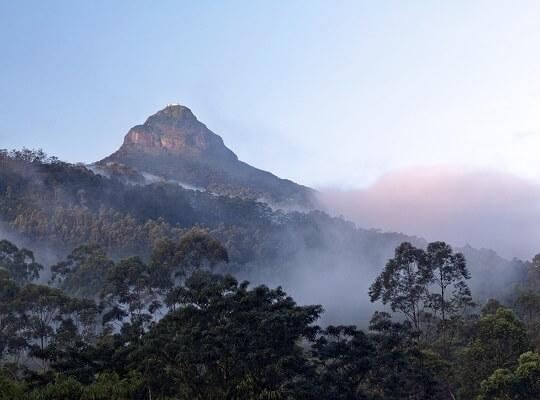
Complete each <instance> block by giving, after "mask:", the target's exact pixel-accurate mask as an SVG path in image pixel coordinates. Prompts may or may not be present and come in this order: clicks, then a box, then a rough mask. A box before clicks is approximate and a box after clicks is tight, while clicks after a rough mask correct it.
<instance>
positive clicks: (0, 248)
mask: <svg viewBox="0 0 540 400" xmlns="http://www.w3.org/2000/svg"><path fill="white" fill-rule="evenodd" d="M0 267H1V268H5V269H7V270H8V271H9V272H10V276H11V278H12V279H14V280H15V281H16V282H17V283H18V284H19V285H22V284H25V283H26V282H30V281H33V280H35V279H38V278H39V271H40V270H42V269H43V266H42V265H41V264H38V263H37V262H36V260H35V259H34V253H33V252H31V251H30V250H28V249H25V248H21V249H19V248H18V247H17V246H15V245H14V244H13V243H11V242H9V241H7V240H0Z"/></svg>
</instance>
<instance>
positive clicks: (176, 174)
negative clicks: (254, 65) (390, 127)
mask: <svg viewBox="0 0 540 400" xmlns="http://www.w3.org/2000/svg"><path fill="white" fill-rule="evenodd" d="M101 161H102V162H116V163H121V164H125V165H128V166H130V167H132V168H135V169H137V170H139V171H144V172H149V173H152V174H154V175H158V176H162V177H165V178H167V179H171V180H176V181H179V182H182V183H186V184H189V185H192V186H196V187H201V188H204V189H207V190H210V191H212V192H215V193H217V194H226V195H232V196H241V197H248V198H253V199H263V200H265V201H269V202H272V203H277V204H280V205H300V206H303V207H308V208H311V207H313V205H314V204H313V201H314V200H313V194H314V191H313V190H312V189H310V188H307V187H305V186H301V185H298V184H296V183H294V182H291V181H289V180H286V179H280V178H278V177H277V176H275V175H273V174H271V173H269V172H266V171H262V170H259V169H257V168H254V167H252V166H250V165H248V164H246V163H244V162H242V161H239V160H238V157H237V156H236V155H235V154H234V153H233V152H232V151H231V150H230V149H228V148H227V147H226V146H225V144H224V143H223V139H222V138H221V137H220V136H218V135H216V134H215V133H213V132H212V131H210V130H209V129H208V128H207V127H206V125H204V124H203V123H201V122H200V121H198V120H197V118H196V117H195V116H194V115H193V113H192V112H191V110H190V109H189V108H187V107H184V106H181V105H176V104H175V105H168V106H167V107H165V108H164V109H163V110H161V111H158V112H157V113H156V114H154V115H152V116H151V117H149V118H148V119H147V120H146V122H145V123H144V124H142V125H137V126H135V127H133V128H131V130H130V131H129V132H128V133H127V135H126V136H125V138H124V143H123V144H122V146H121V147H120V148H119V149H118V150H117V151H116V152H114V153H113V154H111V155H110V156H108V157H106V158H105V159H103V160H101Z"/></svg>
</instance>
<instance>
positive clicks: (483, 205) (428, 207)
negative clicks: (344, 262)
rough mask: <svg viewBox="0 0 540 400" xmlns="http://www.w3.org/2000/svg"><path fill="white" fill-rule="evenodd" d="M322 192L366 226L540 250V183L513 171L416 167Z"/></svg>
mask: <svg viewBox="0 0 540 400" xmlns="http://www.w3.org/2000/svg"><path fill="white" fill-rule="evenodd" d="M319 191H320V194H319V197H320V198H319V200H320V201H321V203H322V204H324V206H325V207H326V208H327V211H328V212H329V213H331V214H334V215H343V216H344V217H345V218H347V219H350V220H352V221H354V222H355V223H356V224H357V225H358V226H360V227H363V228H380V229H382V230H385V231H395V232H403V233H406V234H410V235H417V236H420V237H423V238H425V239H427V240H428V241H433V240H444V241H446V242H448V243H451V244H453V245H455V246H464V245H466V244H470V245H471V246H473V247H476V248H482V247H484V248H491V249H494V250H496V251H497V252H498V253H499V254H500V255H502V256H504V257H506V258H509V259H511V258H513V257H518V258H521V259H524V260H529V259H531V258H532V257H533V256H534V254H536V253H538V252H540V184H538V183H536V182H532V181H527V180H524V179H520V178H518V177H516V176H513V175H510V174H506V173H502V172H498V171H493V170H474V169H466V168H460V167H453V166H437V167H418V168H411V169H406V170H399V171H395V172H392V173H389V174H387V175H385V176H383V177H382V178H380V179H379V180H378V181H377V182H376V183H375V184H373V185H372V186H370V187H367V188H363V189H356V190H339V189H319Z"/></svg>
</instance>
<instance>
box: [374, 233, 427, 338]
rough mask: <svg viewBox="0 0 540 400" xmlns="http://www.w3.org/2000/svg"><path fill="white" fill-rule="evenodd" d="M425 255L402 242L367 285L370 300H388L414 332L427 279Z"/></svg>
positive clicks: (425, 293)
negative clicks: (382, 268)
mask: <svg viewBox="0 0 540 400" xmlns="http://www.w3.org/2000/svg"><path fill="white" fill-rule="evenodd" d="M425 257H426V256H425V252H424V251H423V250H421V249H417V248H416V247H414V246H413V245H412V244H410V243H408V242H404V243H402V244H401V245H399V246H398V247H397V248H396V251H395V255H394V258H392V259H391V260H388V263H387V264H386V267H385V269H384V270H383V272H382V273H381V274H380V275H379V276H378V277H377V279H376V280H375V282H374V283H373V284H372V285H371V287H370V288H369V296H370V298H371V301H372V302H374V301H376V300H379V299H380V300H381V301H382V302H383V304H387V303H389V304H390V308H391V309H392V311H394V312H395V311H398V310H399V311H400V312H402V313H403V314H404V316H405V317H406V318H407V319H408V320H409V321H411V323H412V324H413V326H414V328H415V329H416V330H417V331H420V315H421V313H422V311H423V308H424V306H425V304H424V302H425V299H426V296H427V285H428V284H429V283H430V280H431V274H430V272H431V271H430V270H429V268H428V266H427V263H426V259H425Z"/></svg>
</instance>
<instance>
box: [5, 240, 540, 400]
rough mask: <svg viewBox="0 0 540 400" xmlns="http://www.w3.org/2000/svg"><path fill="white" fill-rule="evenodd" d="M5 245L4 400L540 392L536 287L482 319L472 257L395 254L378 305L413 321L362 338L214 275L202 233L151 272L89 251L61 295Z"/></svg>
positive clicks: (64, 281)
mask: <svg viewBox="0 0 540 400" xmlns="http://www.w3.org/2000/svg"><path fill="white" fill-rule="evenodd" d="M1 243H2V247H1V249H0V260H3V261H2V262H0V287H1V289H2V290H0V322H1V323H0V399H58V398H63V399H111V398H114V399H450V398H452V397H455V398H458V399H474V398H476V399H479V400H483V399H499V398H500V399H503V398H516V399H518V398H519V399H529V398H530V399H532V398H535V397H534V396H535V395H536V394H537V393H538V389H539V388H540V374H539V371H540V356H539V350H540V348H539V347H538V345H537V344H538V342H539V338H538V331H537V330H536V329H535V326H537V324H538V322H539V319H540V318H539V317H540V309H539V307H538V303H537V302H535V301H533V300H532V299H533V298H534V296H535V295H536V296H538V294H539V290H538V289H539V288H538V286H537V285H536V283H537V282H536V281H534V280H533V281H529V282H528V283H527V284H526V285H527V286H525V285H524V286H523V287H522V289H520V290H521V291H522V293H519V294H518V295H517V296H516V306H515V309H514V310H512V309H509V308H506V307H503V306H502V305H501V304H500V303H499V302H498V301H496V300H492V301H490V302H489V303H488V304H486V306H485V307H484V308H483V309H482V314H483V315H476V314H474V313H471V312H470V311H471V308H470V306H471V304H470V300H469V293H468V291H467V284H466V280H467V278H468V271H467V266H466V264H465V260H464V259H463V257H462V256H461V255H460V254H459V253H454V252H453V251H452V249H451V248H450V247H449V246H448V245H446V244H445V243H443V242H434V243H431V244H429V245H428V246H427V249H426V250H423V249H419V248H415V247H414V246H412V245H411V244H410V243H402V244H401V245H399V246H398V247H397V248H396V252H395V257H394V258H393V259H390V260H389V261H388V263H387V264H386V267H385V268H384V269H383V270H382V272H381V275H380V276H379V277H378V278H377V279H376V280H375V282H374V283H373V285H372V288H371V296H372V299H373V300H376V299H377V298H381V299H382V300H383V301H388V302H390V304H391V305H392V307H393V308H395V309H396V310H401V311H402V312H403V313H404V314H405V316H406V317H407V318H405V319H404V320H401V321H400V320H398V321H395V320H393V319H392V316H391V315H390V314H389V313H387V312H375V314H374V315H373V317H372V319H371V321H370V324H369V330H367V331H365V332H364V331H361V330H359V329H357V328H356V327H355V326H343V325H340V326H327V327H326V328H321V327H319V326H317V325H316V323H317V320H318V318H319V316H320V315H321V313H322V312H323V310H322V307H321V306H318V305H307V306H300V305H298V304H296V302H295V301H294V300H293V299H292V298H291V297H289V296H287V294H286V293H284V292H283V290H282V289H281V288H279V287H278V288H276V289H271V288H268V287H267V286H264V285H261V286H255V287H252V286H250V285H249V283H248V282H238V281H237V280H236V279H235V278H233V277H232V276H230V275H225V276H224V275H218V274H214V273H212V270H213V269H216V267H218V266H220V265H223V264H226V263H227V262H228V254H227V252H226V250H225V248H224V247H223V245H222V244H221V243H220V242H218V241H217V240H215V239H214V238H212V237H210V236H208V235H207V234H205V233H204V232H202V231H197V232H191V233H189V234H186V235H184V236H183V237H182V238H181V239H180V240H179V241H178V242H177V243H174V242H172V241H171V240H170V239H167V238H164V239H162V240H161V241H158V243H157V245H156V246H155V247H154V249H153V251H152V254H151V256H150V257H149V261H148V262H145V261H144V260H142V259H141V258H140V257H138V256H131V257H128V258H125V259H122V260H120V261H118V262H114V261H112V260H111V259H109V258H108V257H107V256H106V255H105V253H104V252H103V250H102V249H101V248H100V247H99V246H98V245H97V244H95V243H90V244H85V245H80V246H77V247H76V248H75V249H73V251H72V252H71V253H70V254H69V255H68V256H67V257H66V259H65V260H64V261H61V262H59V263H57V264H56V265H54V266H53V267H52V270H53V278H52V279H51V284H52V286H47V285H42V284H37V283H34V282H32V281H34V280H35V279H36V278H37V277H38V274H39V271H40V270H41V268H39V267H36V268H28V267H29V266H31V265H32V264H33V261H32V260H33V253H32V252H31V251H30V250H28V249H24V248H18V247H17V246H15V245H13V244H12V243H10V242H8V241H5V240H4V241H2V242H1ZM13 254H25V255H26V258H19V259H17V261H14V257H12V255H13ZM535 260H536V259H535ZM537 268H538V265H537V263H536V261H535V262H532V263H529V265H528V270H529V274H531V275H534V274H536V272H537ZM93 270H95V271H94V272H92V271H93ZM23 271H31V273H30V274H29V275H27V278H26V279H14V277H17V276H22V272H23ZM36 271H37V272H36ZM441 277H442V278H441ZM411 283H412V284H411ZM441 283H443V284H441ZM441 288H445V290H442V289H441ZM463 296H464V297H463ZM463 298H464V299H465V301H462V300H463ZM407 303H408V304H409V306H407V305H406V304H407ZM413 306H414V307H415V310H417V309H419V308H421V309H422V311H421V312H420V313H417V314H415V315H417V316H418V318H419V319H418V321H417V322H418V323H416V322H415V320H414V318H413V314H409V310H411V308H410V307H413ZM443 309H445V313H444V316H443V312H442V310H443ZM466 310H468V311H466ZM428 331H429V334H428Z"/></svg>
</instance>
